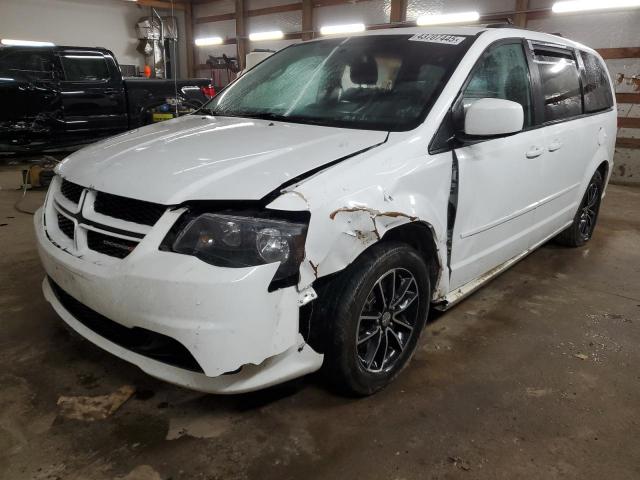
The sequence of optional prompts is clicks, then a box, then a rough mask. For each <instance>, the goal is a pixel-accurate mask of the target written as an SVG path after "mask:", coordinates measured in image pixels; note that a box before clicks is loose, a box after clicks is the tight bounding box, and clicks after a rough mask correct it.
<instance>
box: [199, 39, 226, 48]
mask: <svg viewBox="0 0 640 480" xmlns="http://www.w3.org/2000/svg"><path fill="white" fill-rule="evenodd" d="M221 43H222V38H220V37H202V38H196V40H195V44H196V45H197V46H198V47H206V46H208V45H220V44H221Z"/></svg>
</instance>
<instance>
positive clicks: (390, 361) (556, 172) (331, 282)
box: [35, 27, 616, 395]
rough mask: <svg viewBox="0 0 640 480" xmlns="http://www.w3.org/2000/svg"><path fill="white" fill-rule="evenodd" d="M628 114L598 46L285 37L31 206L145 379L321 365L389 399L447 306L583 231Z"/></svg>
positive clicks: (53, 261) (453, 38)
mask: <svg viewBox="0 0 640 480" xmlns="http://www.w3.org/2000/svg"><path fill="white" fill-rule="evenodd" d="M615 134H616V111H615V103H614V97H613V94H612V88H611V82H610V80H609V77H608V74H607V71H606V67H605V65H604V63H603V61H602V59H601V58H600V57H599V56H598V54H597V53H596V52H595V51H593V50H592V49H590V48H587V47H585V46H583V45H580V44H578V43H575V42H572V41H569V40H566V39H563V38H560V37H556V36H552V35H547V34H542V33H536V32H529V31H525V30H519V29H514V28H491V27H473V28H472V27H455V28H450V27H439V28H405V29H389V30H375V31H370V32H365V33H363V34H355V35H351V36H348V37H332V38H326V39H321V40H313V41H308V42H304V43H300V44H297V45H293V46H290V47H288V48H286V49H284V50H282V51H280V52H278V53H276V54H275V55H273V56H272V57H270V58H268V59H267V60H265V61H263V62H262V63H260V64H259V65H257V66H256V67H255V68H253V69H251V70H250V71H248V72H247V73H246V74H245V75H244V76H242V77H241V78H240V79H238V80H237V81H236V82H235V83H233V84H231V85H230V86H228V87H227V88H226V89H224V90H223V91H222V92H221V93H219V94H218V95H217V96H216V97H215V98H214V99H212V101H211V102H210V103H208V104H207V105H205V107H204V108H203V109H202V110H200V111H199V112H197V113H196V114H192V115H187V116H185V117H181V118H178V119H175V120H172V121H168V122H162V123H158V124H155V125H150V126H147V127H144V128H140V129H138V130H134V131H131V132H127V133H125V134H123V135H119V136H116V137H113V138H110V139H108V140H106V141H102V142H99V143H96V144H94V145H92V146H89V147H87V148H84V149H82V150H80V151H78V152H76V153H74V154H72V155H71V156H69V157H68V158H66V159H65V160H64V161H63V162H62V163H61V164H60V165H59V167H58V169H57V176H56V177H55V179H54V181H53V183H52V185H51V187H50V189H49V192H48V195H47V198H46V202H45V205H44V207H43V208H42V209H41V211H39V213H38V214H37V215H36V219H35V222H36V231H37V236H38V244H39V251H40V256H41V258H42V262H43V264H44V268H45V270H46V278H45V280H44V285H43V286H44V294H45V296H46V298H47V300H48V301H49V302H50V303H51V304H52V305H53V308H54V309H55V310H56V312H57V313H58V314H59V315H60V316H61V317H62V318H63V319H64V321H65V322H66V323H67V324H68V325H69V326H70V327H71V328H72V329H74V330H75V331H76V332H78V333H79V334H80V335H82V336H83V337H85V338H87V339H88V340H90V341H91V342H93V343H95V344H96V345H98V346H100V347H102V348H103V349H105V350H107V351H109V352H111V353H112V354H114V355H116V356H118V357H120V358H122V359H124V360H127V361H129V362H131V363H133V364H135V365H137V366H138V367H140V368H141V369H142V370H144V371H145V372H148V373H149V374H151V375H153V376H155V377H158V378H161V379H164V380H166V381H169V382H172V383H175V384H178V385H182V386H185V387H189V388H193V389H197V390H201V391H205V392H216V393H237V392H245V391H250V390H255V389H259V388H264V387H267V386H270V385H274V384H277V383H280V382H284V381H286V380H289V379H292V378H295V377H299V376H302V375H304V374H307V373H310V372H313V371H315V370H319V369H320V368H321V367H322V368H324V369H325V370H326V373H327V376H328V378H329V379H331V381H332V382H334V383H335V384H336V385H337V386H338V387H340V388H341V389H342V390H343V391H345V392H349V393H352V394H357V395H367V394H371V393H374V392H376V391H378V390H380V389H381V388H383V387H384V386H385V385H387V384H388V383H389V382H391V381H392V380H393V379H394V377H396V376H397V374H398V373H399V372H400V371H401V370H402V368H403V367H404V366H405V365H406V364H407V362H408V360H409V359H410V357H411V355H412V353H413V351H414V350H415V348H416V343H417V342H418V339H419V337H420V334H421V332H422V330H423V327H424V325H425V322H426V320H427V314H428V311H429V309H430V306H431V305H433V306H434V307H435V308H440V309H446V308H447V307H449V306H451V305H453V304H454V303H456V302H457V301H459V300H460V299H462V298H463V297H464V296H466V295H468V294H469V293H471V292H472V291H474V290H475V289H476V288H477V287H479V286H480V285H482V284H483V283H485V282H487V281H488V280H490V279H491V278H492V277H494V276H495V275H497V274H499V273H500V272H502V271H504V270H505V269H506V268H508V267H509V266H510V265H513V264H514V263H515V262H516V261H518V260H519V259H521V258H522V257H524V256H525V255H526V254H527V253H529V252H531V251H532V250H533V249H535V248H536V247H537V246H539V245H541V244H542V243H544V242H546V241H547V240H549V239H551V238H554V237H556V238H557V240H558V241H559V242H560V243H562V244H564V245H567V246H572V247H577V246H581V245H583V244H584V243H585V242H587V241H588V240H589V239H590V238H591V236H592V234H593V231H594V228H595V225H596V220H597V218H598V209H599V206H600V200H601V198H602V196H603V193H604V189H605V186H606V184H607V181H608V177H609V172H610V171H611V166H612V157H613V150H614V142H615Z"/></svg>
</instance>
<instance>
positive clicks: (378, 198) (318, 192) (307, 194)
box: [269, 131, 451, 297]
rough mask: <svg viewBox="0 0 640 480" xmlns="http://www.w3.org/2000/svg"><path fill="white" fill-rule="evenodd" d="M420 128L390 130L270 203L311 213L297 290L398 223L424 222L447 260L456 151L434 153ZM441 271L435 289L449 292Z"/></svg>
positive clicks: (438, 293)
mask: <svg viewBox="0 0 640 480" xmlns="http://www.w3.org/2000/svg"><path fill="white" fill-rule="evenodd" d="M427 143H428V138H425V137H424V136H422V135H421V134H420V133H419V132H415V131H414V132H402V133H392V134H390V136H389V139H388V141H387V143H385V144H384V145H382V146H380V147H378V148H376V149H374V150H371V151H369V152H366V153H363V154H361V155H358V156H356V157H354V158H352V159H349V160H347V161H345V162H343V163H341V164H338V165H336V166H335V167H332V168H331V169H329V170H327V171H324V172H321V173H319V174H317V175H316V176H314V177H312V178H310V179H308V180H307V181H305V182H304V183H302V184H299V185H297V186H293V187H291V188H290V189H288V190H287V191H286V193H284V194H283V195H282V196H280V197H278V199H276V200H275V201H274V202H272V203H271V204H270V205H269V208H273V209H282V210H301V209H308V210H310V212H311V220H310V224H309V230H308V233H307V241H306V250H305V259H304V261H303V263H302V265H301V267H300V281H299V284H298V288H299V290H303V289H305V288H307V287H309V286H310V285H311V284H312V283H313V282H314V281H315V280H316V279H318V278H320V277H324V276H326V275H330V274H332V273H335V272H339V271H341V270H343V269H344V268H345V267H347V266H348V265H349V264H351V263H352V262H353V261H354V260H355V259H356V258H357V257H358V256H359V255H360V254H361V253H362V252H364V251H365V250H366V249H367V248H368V247H370V246H371V245H373V244H375V243H376V242H378V241H380V239H382V238H383V237H384V235H385V234H386V233H387V232H388V231H390V230H391V229H393V228H396V227H398V226H400V225H403V224H406V223H408V222H424V223H425V224H427V225H428V226H429V228H431V230H432V233H433V236H434V239H435V241H436V247H437V251H438V259H436V260H437V261H438V263H439V265H446V226H447V223H446V216H447V205H448V200H449V190H450V185H451V153H450V152H447V153H443V154H438V155H434V156H430V155H429V154H428V153H427ZM447 279H448V276H446V275H440V283H439V285H437V289H436V294H435V295H436V297H438V296H441V295H443V294H444V293H446V288H447Z"/></svg>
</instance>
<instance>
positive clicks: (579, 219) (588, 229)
mask: <svg viewBox="0 0 640 480" xmlns="http://www.w3.org/2000/svg"><path fill="white" fill-rule="evenodd" d="M603 185H604V180H603V179H602V174H601V173H600V172H596V173H594V174H593V177H591V180H590V181H589V185H588V186H587V190H586V192H585V193H584V196H583V197H582V202H580V206H579V207H578V211H577V212H576V215H575V217H573V223H572V224H571V226H569V228H567V229H566V230H564V231H563V232H561V233H560V234H559V235H558V236H557V237H556V238H555V240H556V242H557V243H559V244H560V245H564V246H566V247H581V246H583V245H584V244H585V243H587V242H588V241H589V240H590V239H591V236H592V235H593V231H594V230H595V228H596V222H597V221H598V213H599V212H600V201H601V200H602V188H603Z"/></svg>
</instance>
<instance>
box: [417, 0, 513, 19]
mask: <svg viewBox="0 0 640 480" xmlns="http://www.w3.org/2000/svg"><path fill="white" fill-rule="evenodd" d="M514 9H515V0H484V1H482V2H474V1H473V0H446V1H445V0H409V2H408V4H407V20H415V19H416V18H418V17H419V16H420V15H426V14H440V13H456V12H468V11H474V10H475V11H478V12H480V13H481V14H482V13H495V12H505V11H513V10H514Z"/></svg>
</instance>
